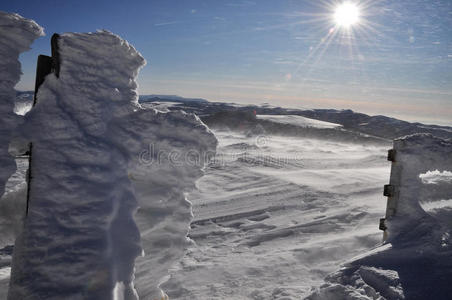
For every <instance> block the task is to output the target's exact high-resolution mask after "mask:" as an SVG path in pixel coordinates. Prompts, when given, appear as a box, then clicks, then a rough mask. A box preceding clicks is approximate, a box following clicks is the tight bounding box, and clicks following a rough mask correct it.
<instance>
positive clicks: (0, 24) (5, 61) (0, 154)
mask: <svg viewBox="0 0 452 300" xmlns="http://www.w3.org/2000/svg"><path fill="white" fill-rule="evenodd" d="M43 34H44V31H43V30H42V28H41V27H40V26H39V25H38V24H36V23H35V22H34V21H32V20H28V19H25V18H23V17H22V16H20V15H18V14H11V13H6V12H2V11H0V166H1V168H0V197H1V196H2V195H3V193H4V192H5V184H6V181H7V180H8V178H9V177H10V176H11V175H12V174H13V173H14V172H15V170H16V163H15V162H14V158H13V157H12V156H11V155H10V154H9V153H8V148H9V144H10V142H11V139H12V137H13V134H14V129H15V128H16V126H17V125H18V124H19V123H20V122H21V117H20V116H18V115H16V114H15V113H14V101H15V98H16V91H15V90H14V86H15V85H16V84H17V83H18V82H19V79H20V75H21V74H22V73H21V70H20V62H19V55H20V54H21V53H22V52H24V51H27V50H29V49H30V45H31V43H33V41H34V40H35V39H37V38H38V37H39V36H41V35H43Z"/></svg>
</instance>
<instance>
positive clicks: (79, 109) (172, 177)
mask: <svg viewBox="0 0 452 300" xmlns="http://www.w3.org/2000/svg"><path fill="white" fill-rule="evenodd" d="M58 45H59V54H60V61H61V67H60V72H59V77H57V76H56V75H55V74H53V73H52V74H50V75H48V76H47V77H46V79H45V82H44V83H43V85H42V86H41V88H40V89H39V92H38V94H37V104H36V106H35V107H34V108H33V109H32V110H31V111H30V113H28V114H27V115H26V121H25V124H24V125H23V126H22V127H21V133H22V134H23V135H24V136H25V137H26V138H28V139H29V140H31V141H32V142H33V156H32V166H31V167H32V176H33V179H32V181H31V195H30V206H29V213H28V217H27V218H26V220H25V224H24V230H23V232H22V234H21V235H20V236H19V237H18V239H17V241H16V245H15V250H14V257H13V266H12V274H11V283H10V290H9V295H8V299H10V300H13V299H100V300H102V299H113V298H114V299H138V297H139V299H154V298H155V297H158V299H160V297H161V292H160V290H159V289H158V286H159V283H160V281H162V280H163V277H164V276H165V275H166V272H167V270H168V268H169V267H170V266H171V264H172V263H173V262H174V261H175V260H177V259H178V258H179V256H180V255H181V254H182V252H183V248H184V245H185V243H186V240H187V238H186V234H187V231H188V227H189V223H190V220H191V206H190V203H189V202H187V201H186V199H185V196H184V193H185V192H188V191H189V190H191V189H193V188H194V186H195V181H196V180H197V179H198V178H199V177H200V176H201V175H202V171H201V170H202V168H203V165H204V162H205V160H201V159H198V160H196V162H193V160H191V157H192V156H189V155H187V153H191V154H196V155H197V156H199V157H202V156H204V154H206V153H211V152H212V153H213V151H215V147H216V139H215V137H214V135H213V134H212V133H211V132H210V131H209V130H208V128H207V127H206V126H205V125H204V124H203V123H202V122H201V121H200V120H199V119H198V118H197V117H196V116H194V115H190V114H185V113H183V112H175V113H161V112H157V111H155V110H153V109H150V110H145V109H143V108H142V107H141V106H140V105H139V104H138V102H137V100H138V96H137V93H136V87H137V85H136V82H135V78H136V76H137V74H138V70H139V69H140V68H141V67H142V66H143V65H144V64H145V60H144V59H143V57H142V56H141V55H140V54H139V53H138V52H137V51H136V50H135V49H134V48H133V47H132V46H131V45H129V44H128V43H127V42H126V41H124V40H122V39H121V38H120V37H118V36H116V35H114V34H112V33H110V32H106V31H101V32H96V33H87V34H81V33H77V34H74V33H67V34H63V35H61V37H60V39H59V41H58ZM154 150H155V152H154ZM162 153H163V154H162ZM165 153H171V155H172V156H167V157H169V158H170V159H164V154H165ZM174 153H178V155H179V156H178V157H180V158H181V159H180V160H177V161H176V160H174ZM196 155H195V156H196ZM182 158H183V159H182ZM140 233H141V237H140ZM140 255H144V256H141V257H139V256H140ZM137 257H139V258H138V259H137ZM136 259H137V261H136V264H135V260H136ZM135 267H136V272H134V269H135ZM134 273H135V275H134ZM134 277H136V279H135V280H136V282H137V284H136V287H137V288H135V286H134Z"/></svg>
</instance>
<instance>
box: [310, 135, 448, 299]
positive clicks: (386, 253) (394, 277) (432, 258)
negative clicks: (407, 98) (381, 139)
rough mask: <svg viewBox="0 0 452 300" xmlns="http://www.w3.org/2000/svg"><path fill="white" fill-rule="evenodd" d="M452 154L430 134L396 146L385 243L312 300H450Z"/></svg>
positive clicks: (353, 263)
mask: <svg viewBox="0 0 452 300" xmlns="http://www.w3.org/2000/svg"><path fill="white" fill-rule="evenodd" d="M451 149H452V141H451V140H443V139H440V138H437V137H434V136H432V135H430V134H416V135H411V136H406V137H403V138H400V139H397V140H395V141H394V150H395V158H394V162H393V163H392V169H391V185H392V186H393V187H394V191H393V198H392V199H391V198H390V201H389V202H388V207H392V210H391V211H390V212H392V214H391V215H390V216H387V220H386V224H387V227H388V229H387V231H388V234H389V237H388V239H387V240H386V243H385V244H384V245H382V246H380V247H377V248H376V249H374V250H372V251H370V252H369V253H366V254H364V255H362V256H361V257H358V258H355V259H354V260H353V261H351V262H349V263H346V264H345V266H344V268H342V269H341V270H340V271H339V272H337V273H335V274H333V275H330V276H329V277H327V279H326V281H327V283H326V284H325V285H324V286H322V287H320V289H318V290H316V291H315V292H314V293H313V294H312V295H311V296H310V297H309V298H308V299H450V295H451V294H452V286H451V284H450V278H452V241H451V239H450V234H451V228H452V222H451V220H452V209H451V208H450V207H451V206H450V200H447V199H451V196H452V187H451V182H450V180H449V179H450V171H448V170H451V169H452V156H451V155H450V154H451ZM429 170H434V171H429ZM394 200H395V201H394ZM391 201H394V202H393V203H391Z"/></svg>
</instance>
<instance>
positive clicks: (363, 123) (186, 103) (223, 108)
mask: <svg viewBox="0 0 452 300" xmlns="http://www.w3.org/2000/svg"><path fill="white" fill-rule="evenodd" d="M33 95H34V92H33V91H17V94H16V96H17V100H18V102H26V101H32V100H33ZM139 102H140V103H146V104H148V105H150V106H152V103H153V102H156V103H159V102H174V103H179V105H175V106H171V107H170V108H169V109H170V110H184V111H186V112H192V113H195V114H197V115H198V116H200V117H201V119H203V120H204V121H205V122H206V121H207V120H209V121H212V118H211V116H212V115H213V114H215V113H219V112H246V113H252V114H254V115H256V114H259V115H298V116H303V117H306V118H311V119H314V120H320V121H325V122H330V123H336V124H340V125H342V126H343V129H345V130H350V131H356V132H359V133H362V134H368V135H371V136H375V137H379V138H384V139H390V140H392V139H395V138H398V137H401V136H406V135H410V134H415V133H430V134H432V135H434V136H437V137H441V138H445V139H450V138H452V127H449V126H440V125H426V124H422V123H418V122H416V123H411V122H407V121H403V120H399V119H396V118H391V117H387V116H382V115H376V116H370V115H367V114H364V113H359V112H354V111H352V110H350V109H343V110H336V109H310V110H303V109H293V108H283V107H277V106H269V105H262V106H261V105H241V104H235V103H225V102H210V101H208V100H206V99H202V98H184V97H181V96H177V95H155V94H151V95H141V96H140V97H139ZM228 115H229V116H231V114H228ZM238 116H241V115H240V114H239V115H238ZM242 117H243V116H242ZM239 118H240V117H239ZM223 121H224V120H223ZM206 123H208V122H206Z"/></svg>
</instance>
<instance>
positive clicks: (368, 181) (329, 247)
mask: <svg viewBox="0 0 452 300" xmlns="http://www.w3.org/2000/svg"><path fill="white" fill-rule="evenodd" d="M215 134H216V136H217V138H218V139H219V148H218V150H217V156H216V158H215V161H214V162H213V163H212V164H210V165H209V168H208V169H207V170H206V174H205V176H204V177H202V178H201V179H200V180H199V181H198V188H199V190H198V191H194V192H193V193H191V194H189V199H190V201H192V203H193V211H194V217H195V219H194V222H193V223H192V230H191V232H190V234H189V236H190V238H191V239H193V242H194V244H193V245H192V246H191V247H190V248H189V249H188V252H187V253H186V254H185V256H184V258H183V259H182V261H181V262H180V263H179V264H177V265H175V266H174V267H173V268H172V271H171V278H170V280H169V281H168V282H167V283H165V284H164V285H163V288H164V289H165V291H167V293H168V295H169V296H170V299H302V298H303V297H304V296H307V295H309V294H310V292H311V288H312V286H318V285H320V284H322V283H323V279H324V277H325V276H326V275H327V274H329V273H331V272H333V271H335V270H336V269H337V267H338V266H339V265H340V264H341V263H342V262H345V261H346V260H348V259H351V258H352V257H354V256H356V255H358V254H360V253H362V252H363V251H366V250H368V249H370V248H372V247H374V246H376V245H378V244H380V243H381V239H382V233H381V231H379V230H378V219H379V218H380V217H381V216H383V214H384V209H385V201H384V197H383V196H382V187H383V185H384V184H385V183H386V182H387V180H388V178H389V169H390V164H389V163H388V162H387V160H386V152H387V148H386V147H382V146H373V145H357V144H349V143H338V142H332V141H328V140H314V139H305V138H297V137H281V136H274V135H269V136H266V137H265V139H264V140H262V139H261V137H249V136H245V135H242V134H239V133H237V132H233V131H215ZM312 174H314V175H316V177H315V179H310V176H311V175H312ZM355 174H357V175H355ZM298 176H301V179H300V178H298ZM308 179H309V180H308ZM317 179H321V180H320V181H318V180H317ZM336 299H339V298H336Z"/></svg>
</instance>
